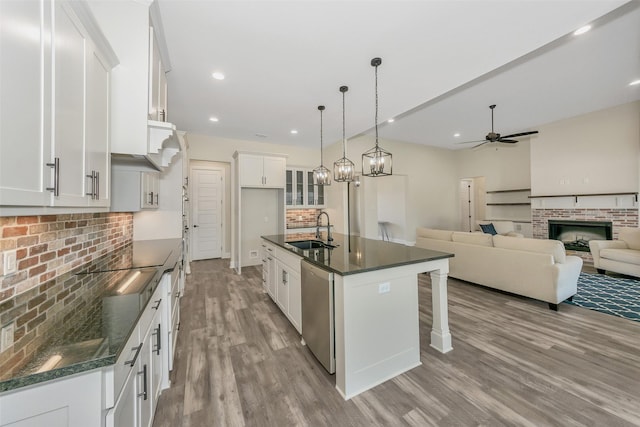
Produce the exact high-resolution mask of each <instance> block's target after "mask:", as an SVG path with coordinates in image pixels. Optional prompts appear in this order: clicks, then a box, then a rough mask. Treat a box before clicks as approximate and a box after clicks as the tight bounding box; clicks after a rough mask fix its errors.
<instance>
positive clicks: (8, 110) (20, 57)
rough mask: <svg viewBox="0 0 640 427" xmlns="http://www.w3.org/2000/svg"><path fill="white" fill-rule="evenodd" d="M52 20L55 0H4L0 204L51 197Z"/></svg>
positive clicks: (0, 16)
mask: <svg viewBox="0 0 640 427" xmlns="http://www.w3.org/2000/svg"><path fill="white" fill-rule="evenodd" d="M41 16H42V17H43V19H42V21H41ZM50 22H51V4H48V3H41V2H35V1H20V0H17V1H0V88H2V96H0V205H15V204H19V205H26V206H45V205H48V204H49V202H50V199H51V195H50V193H49V192H48V191H46V189H45V188H46V187H47V186H48V185H49V181H50V179H49V178H50V172H49V168H48V167H47V166H46V165H45V164H46V163H48V162H49V161H50V158H51V135H50V130H51V117H50V111H51V81H50V76H51V49H50V39H49V37H50V34H51V28H50V26H49V25H50Z"/></svg>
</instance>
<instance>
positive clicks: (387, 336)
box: [263, 233, 453, 399]
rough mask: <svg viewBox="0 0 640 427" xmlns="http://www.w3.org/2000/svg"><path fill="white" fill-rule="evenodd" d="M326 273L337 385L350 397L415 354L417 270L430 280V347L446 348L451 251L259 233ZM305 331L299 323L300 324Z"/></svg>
mask: <svg viewBox="0 0 640 427" xmlns="http://www.w3.org/2000/svg"><path fill="white" fill-rule="evenodd" d="M263 239H264V240H265V241H266V242H270V243H272V244H274V245H276V246H278V247H279V249H284V250H286V251H288V252H290V253H294V254H296V255H298V256H299V257H300V260H301V261H302V260H304V261H307V262H309V263H311V264H313V265H315V266H317V267H320V268H322V269H323V270H326V271H328V272H331V273H334V274H333V287H334V289H333V297H334V325H335V326H334V327H335V371H336V372H335V373H336V388H337V389H338V391H339V392H340V393H341V394H342V396H343V397H344V398H345V399H349V398H351V397H353V396H355V395H357V394H359V393H361V392H363V391H365V390H368V389H370V388H372V387H374V386H376V385H378V384H381V383H382V382H384V381H387V380H389V379H391V378H393V377H395V376H397V375H399V374H401V373H403V372H406V371H408V370H409V369H412V368H414V367H416V366H418V365H420V364H421V362H420V334H419V326H418V325H419V311H418V274H420V273H424V272H429V273H430V274H431V283H432V305H433V324H432V328H431V336H430V338H431V347H433V348H435V349H436V350H438V351H440V352H442V353H447V352H449V351H451V350H452V347H451V334H450V333H449V326H448V315H447V273H448V271H449V258H450V257H452V256H453V255H452V254H447V253H443V252H436V251H430V250H423V249H421V248H416V247H411V246H404V245H400V244H397V243H390V242H384V241H379V240H371V239H365V238H361V237H354V236H351V237H350V238H348V237H347V236H345V235H341V234H337V233H335V234H334V240H333V241H332V242H327V241H324V243H325V244H330V245H332V246H334V247H331V246H324V247H322V248H315V249H300V248H298V247H296V246H293V245H292V244H291V243H293V242H294V241H295V240H301V239H300V237H296V236H295V235H273V236H263ZM302 331H303V335H304V323H303V324H302Z"/></svg>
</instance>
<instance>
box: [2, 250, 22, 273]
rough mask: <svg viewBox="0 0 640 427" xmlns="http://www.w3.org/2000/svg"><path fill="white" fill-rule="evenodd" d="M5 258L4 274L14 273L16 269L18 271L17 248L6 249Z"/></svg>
mask: <svg viewBox="0 0 640 427" xmlns="http://www.w3.org/2000/svg"><path fill="white" fill-rule="evenodd" d="M3 255H4V257H3V258H4V259H3V262H2V266H3V269H2V270H3V272H2V274H3V276H9V275H10V274H14V273H15V272H16V271H18V260H17V254H16V250H15V249H13V250H9V251H5V252H4V254H3Z"/></svg>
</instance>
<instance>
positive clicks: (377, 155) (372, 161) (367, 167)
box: [362, 58, 393, 177]
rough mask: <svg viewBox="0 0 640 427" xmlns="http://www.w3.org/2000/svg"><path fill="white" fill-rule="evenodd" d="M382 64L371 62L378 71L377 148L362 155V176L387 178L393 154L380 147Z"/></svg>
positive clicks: (376, 61) (377, 60) (376, 60)
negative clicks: (379, 104)
mask: <svg viewBox="0 0 640 427" xmlns="http://www.w3.org/2000/svg"><path fill="white" fill-rule="evenodd" d="M380 64H382V59H380V58H373V59H372V60H371V66H372V67H375V70H376V71H375V75H376V118H375V120H376V123H375V124H376V146H375V147H373V148H371V149H370V150H368V151H365V152H364V153H363V154H362V175H364V176H373V177H376V176H386V175H391V174H392V173H393V159H392V157H391V153H389V152H388V151H385V150H384V149H382V148H381V147H380V146H379V145H378V67H379V66H380Z"/></svg>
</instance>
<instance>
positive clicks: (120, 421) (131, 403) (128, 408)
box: [107, 372, 138, 427]
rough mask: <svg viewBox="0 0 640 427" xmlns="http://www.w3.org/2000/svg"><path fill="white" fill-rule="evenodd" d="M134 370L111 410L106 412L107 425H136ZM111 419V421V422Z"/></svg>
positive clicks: (135, 379)
mask: <svg viewBox="0 0 640 427" xmlns="http://www.w3.org/2000/svg"><path fill="white" fill-rule="evenodd" d="M137 379H138V375H137V374H136V372H131V375H129V377H128V378H127V381H126V382H125V383H124V386H123V388H122V394H121V395H120V398H119V399H118V400H117V401H116V404H115V406H114V407H113V410H112V411H110V413H109V414H107V427H119V426H127V427H129V426H131V427H134V426H136V425H138V409H137V404H138V397H137V396H136V393H137V388H136V384H137ZM112 421H113V422H112Z"/></svg>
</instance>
